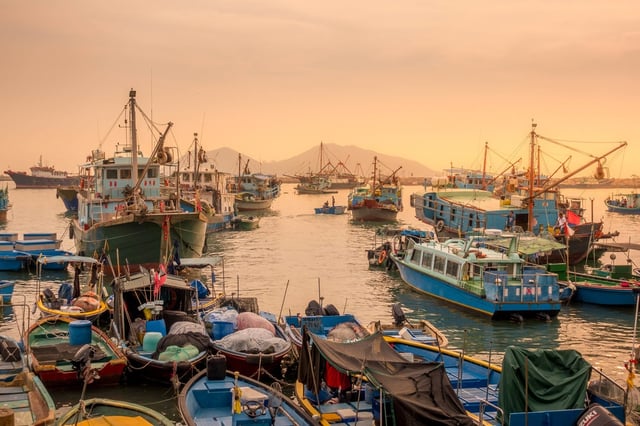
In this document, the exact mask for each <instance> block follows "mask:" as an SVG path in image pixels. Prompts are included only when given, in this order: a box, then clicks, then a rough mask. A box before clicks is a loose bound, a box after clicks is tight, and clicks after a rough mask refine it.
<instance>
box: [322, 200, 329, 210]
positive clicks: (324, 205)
mask: <svg viewBox="0 0 640 426" xmlns="http://www.w3.org/2000/svg"><path fill="white" fill-rule="evenodd" d="M322 207H324V208H325V209H328V208H329V200H327V201H325V202H324V204H323V205H322Z"/></svg>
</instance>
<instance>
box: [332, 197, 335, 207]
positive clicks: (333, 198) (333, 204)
mask: <svg viewBox="0 0 640 426" xmlns="http://www.w3.org/2000/svg"><path fill="white" fill-rule="evenodd" d="M335 206H336V197H334V196H333V195H332V196H331V207H335Z"/></svg>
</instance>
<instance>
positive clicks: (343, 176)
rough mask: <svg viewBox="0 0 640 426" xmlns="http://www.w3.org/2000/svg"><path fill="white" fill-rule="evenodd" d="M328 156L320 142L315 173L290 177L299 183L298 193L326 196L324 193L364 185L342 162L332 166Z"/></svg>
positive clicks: (361, 179) (362, 180)
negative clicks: (322, 194)
mask: <svg viewBox="0 0 640 426" xmlns="http://www.w3.org/2000/svg"><path fill="white" fill-rule="evenodd" d="M329 154H330V153H329V152H328V151H327V149H326V146H325V145H324V143H323V142H320V149H319V151H318V158H319V160H318V167H317V169H316V170H317V171H311V170H310V171H309V172H308V173H305V174H297V175H294V176H291V177H293V178H295V179H298V181H299V182H300V183H299V185H297V186H296V189H297V190H298V193H300V194H303V193H304V194H318V193H325V194H326V193H327V192H325V191H329V192H334V191H335V192H337V191H336V190H338V189H353V188H355V187H356V186H359V185H362V184H364V179H363V178H361V177H359V176H358V175H357V174H356V173H353V172H351V170H349V168H348V167H347V166H346V164H345V163H343V162H342V161H337V163H336V164H333V161H331V159H330V158H329V157H330V155H329ZM318 191H320V192H318Z"/></svg>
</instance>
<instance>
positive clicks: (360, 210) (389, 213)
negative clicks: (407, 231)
mask: <svg viewBox="0 0 640 426" xmlns="http://www.w3.org/2000/svg"><path fill="white" fill-rule="evenodd" d="M397 217H398V210H396V209H388V208H376V207H367V206H362V207H357V208H352V209H351V218H352V219H353V220H355V221H362V222H393V221H395V220H396V219H397Z"/></svg>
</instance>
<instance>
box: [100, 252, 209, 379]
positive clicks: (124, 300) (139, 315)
mask: <svg viewBox="0 0 640 426" xmlns="http://www.w3.org/2000/svg"><path fill="white" fill-rule="evenodd" d="M185 263H187V262H185ZM112 291H113V296H114V298H113V322H112V330H113V332H114V335H115V338H116V340H117V341H118V344H119V346H120V347H122V349H123V351H124V354H125V356H126V359H127V361H128V368H127V376H128V377H135V378H137V379H142V380H144V381H148V382H153V383H162V384H170V383H185V382H186V381H187V380H188V379H190V378H191V377H192V376H193V375H194V374H195V373H197V372H198V371H200V370H201V369H203V368H204V367H205V362H206V358H207V355H208V353H209V349H210V348H209V343H210V342H209V340H210V339H209V336H208V335H207V333H206V331H205V327H204V324H202V323H200V322H199V317H200V312H199V303H200V302H201V300H200V299H199V298H198V297H196V294H197V288H196V286H192V285H191V284H190V283H189V282H188V281H187V280H186V279H185V278H184V277H180V276H177V275H172V274H167V273H166V270H162V269H159V270H158V271H146V270H145V271H140V272H137V273H133V274H129V275H123V276H119V277H116V278H115V279H114V281H113V282H112Z"/></svg>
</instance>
